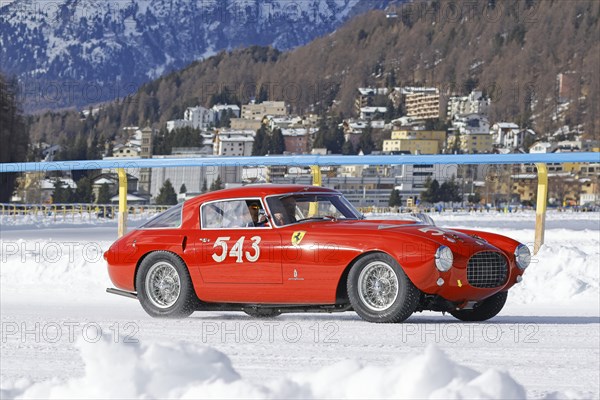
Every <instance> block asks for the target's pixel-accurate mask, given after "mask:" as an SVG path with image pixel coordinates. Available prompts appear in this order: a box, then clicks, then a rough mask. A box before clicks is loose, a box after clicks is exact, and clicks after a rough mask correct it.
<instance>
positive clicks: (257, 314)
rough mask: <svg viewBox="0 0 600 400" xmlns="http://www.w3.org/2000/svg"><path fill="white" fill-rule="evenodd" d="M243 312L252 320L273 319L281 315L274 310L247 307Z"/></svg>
mask: <svg viewBox="0 0 600 400" xmlns="http://www.w3.org/2000/svg"><path fill="white" fill-rule="evenodd" d="M244 312H245V313H246V314H248V315H249V316H251V317H253V318H263V319H265V318H275V317H278V316H280V315H281V312H279V311H277V310H276V309H274V308H262V307H256V308H253V307H248V308H244Z"/></svg>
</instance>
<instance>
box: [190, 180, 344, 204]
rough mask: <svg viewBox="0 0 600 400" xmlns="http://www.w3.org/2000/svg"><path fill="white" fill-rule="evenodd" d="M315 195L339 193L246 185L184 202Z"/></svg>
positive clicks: (314, 188)
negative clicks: (283, 195) (318, 193)
mask: <svg viewBox="0 0 600 400" xmlns="http://www.w3.org/2000/svg"><path fill="white" fill-rule="evenodd" d="M299 192H303V193H316V192H320V193H323V192H328V193H339V192H338V191H337V190H334V189H329V188H325V187H321V186H311V185H272V184H259V185H246V186H240V187H236V188H231V189H222V190H216V191H214V192H210V193H205V194H201V195H200V196H196V197H194V198H192V199H189V200H187V201H186V203H189V204H190V205H192V203H196V204H197V203H203V202H205V201H212V200H218V199H227V198H237V197H265V196H270V195H277V194H285V193H299Z"/></svg>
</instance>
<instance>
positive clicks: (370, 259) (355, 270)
mask: <svg viewBox="0 0 600 400" xmlns="http://www.w3.org/2000/svg"><path fill="white" fill-rule="evenodd" d="M347 287H348V297H349V299H350V303H351V304H352V308H353V309H354V311H356V313H357V314H358V315H359V316H360V317H361V318H362V319H364V320H366V321H369V322H402V321H404V320H405V319H406V318H408V317H409V316H410V315H411V314H412V313H413V312H414V311H415V309H416V308H417V305H418V303H419V297H420V292H419V290H418V289H417V288H416V287H415V286H414V285H413V284H412V282H411V281H410V279H408V277H407V276H406V274H405V273H404V271H403V270H402V268H401V267H400V265H399V264H398V262H396V260H394V259H393V258H392V257H390V256H389V255H387V254H383V253H373V254H370V255H368V256H365V257H363V258H361V259H360V260H358V261H357V262H356V263H355V264H354V265H353V266H352V269H351V270H350V273H349V274H348V282H347Z"/></svg>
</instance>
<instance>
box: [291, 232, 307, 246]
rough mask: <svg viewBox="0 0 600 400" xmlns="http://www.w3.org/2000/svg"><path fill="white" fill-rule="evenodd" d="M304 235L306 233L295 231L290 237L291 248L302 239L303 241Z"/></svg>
mask: <svg viewBox="0 0 600 400" xmlns="http://www.w3.org/2000/svg"><path fill="white" fill-rule="evenodd" d="M304 235H306V231H296V232H294V234H293V235H292V246H298V245H299V244H300V242H301V241H302V239H304Z"/></svg>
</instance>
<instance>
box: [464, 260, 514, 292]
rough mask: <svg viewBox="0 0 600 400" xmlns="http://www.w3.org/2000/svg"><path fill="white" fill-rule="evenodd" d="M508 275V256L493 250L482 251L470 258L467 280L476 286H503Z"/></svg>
mask: <svg viewBox="0 0 600 400" xmlns="http://www.w3.org/2000/svg"><path fill="white" fill-rule="evenodd" d="M507 277H508V264H507V262H506V258H505V257H504V256H503V255H502V254H500V253H496V252H493V251H482V252H481V253H477V254H475V255H474V256H473V257H471V258H470V259H469V263H468V264H467V280H468V281H469V285H471V286H473V287H476V288H495V287H498V286H502V285H503V284H504V283H505V282H506V279H507Z"/></svg>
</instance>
